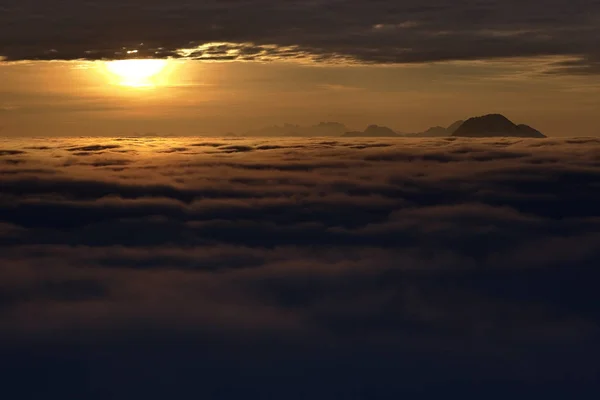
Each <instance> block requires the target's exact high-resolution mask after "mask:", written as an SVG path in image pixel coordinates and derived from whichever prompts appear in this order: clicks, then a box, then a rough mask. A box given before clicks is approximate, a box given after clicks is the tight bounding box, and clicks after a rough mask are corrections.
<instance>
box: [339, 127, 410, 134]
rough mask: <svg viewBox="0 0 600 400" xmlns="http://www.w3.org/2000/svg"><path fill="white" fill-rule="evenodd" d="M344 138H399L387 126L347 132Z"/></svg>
mask: <svg viewBox="0 0 600 400" xmlns="http://www.w3.org/2000/svg"><path fill="white" fill-rule="evenodd" d="M342 136H343V137H399V136H400V135H398V134H397V133H396V132H394V130H393V129H391V128H388V127H387V126H379V125H369V126H368V127H367V129H365V130H364V131H362V132H361V131H352V132H346V133H344V134H343V135H342Z"/></svg>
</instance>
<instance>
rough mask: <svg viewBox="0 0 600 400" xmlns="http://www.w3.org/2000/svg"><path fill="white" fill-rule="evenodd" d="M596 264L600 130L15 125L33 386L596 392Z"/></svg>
mask: <svg viewBox="0 0 600 400" xmlns="http://www.w3.org/2000/svg"><path fill="white" fill-rule="evenodd" d="M599 268H600V139H598V138H563V139H543V140H539V139H502V138H498V139H481V140H478V139H459V138H439V139H438V138H436V139H381V140H378V139H331V138H329V139H319V138H315V139H230V138H228V139H224V138H211V139H206V138H203V139H199V138H168V139H167V138H141V137H137V138H111V139H101V138H53V139H48V138H46V139H22V140H17V139H1V140H0V357H2V359H3V360H4V361H3V365H2V367H0V373H1V374H2V376H4V377H5V378H6V382H9V385H12V386H11V387H13V388H14V389H16V390H19V391H21V392H22V393H23V394H24V397H21V398H31V397H27V396H29V395H31V396H34V395H47V394H48V393H61V396H63V397H60V398H71V397H73V398H86V399H96V398H98V399H105V398H110V399H121V398H124V399H125V398H127V399H130V398H169V397H171V398H202V397H204V398H229V397H232V398H271V397H269V396H272V398H289V399H295V398H299V399H300V398H313V399H321V398H327V399H330V398H388V397H389V398H396V397H395V396H398V395H399V394H406V393H413V394H414V393H425V392H426V393H437V392H436V391H439V393H443V391H448V390H451V391H457V390H459V389H460V390H468V391H473V390H475V391H479V392H482V393H483V392H484V391H486V390H489V388H490V387H491V386H490V384H493V385H492V386H493V387H496V388H497V389H496V390H495V391H493V393H489V394H488V395H487V396H486V398H492V397H493V396H491V394H494V395H498V396H500V398H501V396H502V395H504V394H505V393H504V392H502V390H503V389H506V390H509V389H507V388H516V387H518V389H519V390H520V391H521V392H522V393H525V392H526V391H527V390H531V393H537V391H538V390H539V388H540V387H546V388H547V390H548V391H549V392H550V391H551V392H552V393H555V394H556V393H561V392H560V390H562V389H564V390H566V391H567V393H570V394H573V393H574V392H576V391H577V390H584V389H585V390H588V392H589V391H590V390H593V389H594V388H596V387H595V379H596V377H597V376H598V373H600V368H599V367H598V363H597V359H598V357H599V356H600V346H599V343H600V304H599V303H598V299H599V298H600V296H599V295H598V278H600V270H599ZM31 381H35V382H36V384H34V385H32V384H30V382H31ZM511 385H512V386H511ZM515 385H516V386H515ZM428 391H429V392H428ZM469 393H471V392H469ZM503 393H504V394H503ZM186 394H190V396H189V397H186ZM192 394H193V395H192ZM177 396H179V397H177ZM244 396H245V397H244ZM353 396H354V397H353ZM13 398H18V397H13ZM50 398H55V397H50ZM56 398H59V397H56Z"/></svg>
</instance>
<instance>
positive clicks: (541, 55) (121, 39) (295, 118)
mask: <svg viewBox="0 0 600 400" xmlns="http://www.w3.org/2000/svg"><path fill="white" fill-rule="evenodd" d="M0 11H1V12H0V58H1V59H2V60H3V61H1V62H0V82H1V85H0V130H1V131H0V134H2V135H4V136H13V137H19V136H37V135H51V136H65V135H68V136H73V135H74V136H86V135H107V136H118V135H123V134H134V133H138V134H144V133H157V134H165V135H195V134H201V135H220V134H223V133H226V132H237V133H243V132H245V131H247V130H249V129H256V128H259V127H262V126H266V125H273V124H283V123H294V124H306V125H310V124H316V123H318V122H321V121H336V122H342V123H344V124H346V125H347V126H348V127H349V128H350V129H363V128H364V127H365V126H367V125H369V124H380V125H385V126H389V127H391V128H393V129H395V130H397V131H400V132H407V133H410V132H418V131H423V130H426V129H427V128H429V127H431V126H436V125H442V126H448V125H450V124H451V123H453V122H454V121H456V120H460V119H466V118H469V117H471V116H476V115H483V114H488V113H502V114H504V115H506V116H507V117H509V118H510V119H511V120H513V121H515V122H516V123H526V124H529V125H531V126H533V127H535V128H536V129H538V130H540V131H542V132H543V133H545V134H547V135H549V136H596V135H599V134H600V131H599V130H598V126H599V123H598V117H597V115H596V113H597V109H598V108H599V107H600V96H599V94H600V53H598V46H597V42H598V39H599V37H600V36H599V35H600V28H599V27H600V22H599V21H600V2H598V1H595V0H577V1H568V2H567V1H562V0H551V1H544V2H541V1H534V0H524V1H523V0H521V1H514V0H505V1H499V0H478V1H473V0H459V1H454V2H452V3H449V2H445V1H441V0H425V1H416V0H408V1H403V2H397V1H386V0H380V1H368V2H367V1H358V0H329V1H328V0H323V1H318V0H315V1H274V0H273V1H271V0H258V1H239V0H236V1H233V0H232V1H202V2H189V1H183V0H174V1H170V2H164V1H159V0H144V1H142V0H130V1H117V0H105V1H101V2H100V1H97V2H96V1H86V2H82V1H74V0H61V1H58V0H57V1H51V2H48V1H39V0H27V1H21V0H19V1H16V0H5V1H3V2H2V5H0ZM140 57H142V58H152V59H164V60H168V61H166V64H165V66H163V67H162V69H161V70H160V72H158V73H157V74H156V75H153V76H152V77H151V79H149V80H148V81H147V82H145V83H146V84H145V85H133V86H132V85H128V84H127V83H128V82H127V81H124V80H123V79H122V75H119V73H115V72H114V71H112V72H110V66H111V65H112V64H111V61H112V60H120V59H130V58H140ZM138 69H139V68H138ZM121 73H122V71H121ZM129 83H131V82H129ZM138 83H139V82H138ZM42 127H43V128H42Z"/></svg>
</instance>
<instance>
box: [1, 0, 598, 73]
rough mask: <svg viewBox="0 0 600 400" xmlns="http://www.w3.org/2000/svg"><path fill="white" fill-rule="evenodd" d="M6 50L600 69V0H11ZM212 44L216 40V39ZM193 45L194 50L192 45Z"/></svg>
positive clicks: (13, 55) (15, 53)
mask: <svg viewBox="0 0 600 400" xmlns="http://www.w3.org/2000/svg"><path fill="white" fill-rule="evenodd" d="M1 10H2V12H0V38H1V39H0V56H4V57H6V58H7V59H9V60H23V59H80V58H85V59H104V58H108V59H113V58H122V57H124V56H127V51H132V50H137V51H138V53H137V55H138V56H140V55H142V56H152V57H167V56H176V57H180V56H188V57H190V58H198V59H204V60H207V59H208V60H210V59H218V60H233V59H238V60H273V59H290V60H305V61H311V62H314V61H317V62H319V61H321V62H324V61H327V62H339V61H343V62H361V63H384V64H385V63H414V62H431V61H445V60H478V59H489V58H498V57H532V56H563V57H568V58H566V59H564V60H563V61H562V62H561V64H560V65H557V66H556V67H557V68H556V69H555V71H557V72H565V71H566V72H570V73H597V72H598V65H599V62H600V53H598V50H597V48H598V47H597V45H596V43H597V38H598V34H599V29H600V28H599V26H600V23H599V21H600V3H599V2H598V1H596V0H575V1H573V0H571V1H565V0H550V1H545V2H543V3H542V2H540V1H539V0H519V1H517V0H504V1H500V0H485V1H480V0H477V1H475V0H459V1H453V2H451V3H449V2H447V1H441V0H419V1H417V0H409V1H402V2H397V1H390V0H377V1H362V0H317V1H302V2H300V1H295V0H294V1H292V0H277V1H274V0H255V1H239V0H227V1H202V2H195V3H192V2H188V1H183V0H175V1H170V2H164V1H162V0H150V1H149V0H143V1H142V0H130V1H127V2H123V1H117V0H106V1H102V2H100V1H97V2H80V1H75V0H61V1H53V2H46V1H41V0H28V1H21V0H19V1H17V0H7V1H4V2H3V5H2V6H1ZM211 43H212V44H211ZM183 49H187V50H183Z"/></svg>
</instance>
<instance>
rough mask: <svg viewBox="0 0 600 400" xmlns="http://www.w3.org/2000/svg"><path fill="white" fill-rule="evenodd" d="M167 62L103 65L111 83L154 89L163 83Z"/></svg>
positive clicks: (142, 61)
mask: <svg viewBox="0 0 600 400" xmlns="http://www.w3.org/2000/svg"><path fill="white" fill-rule="evenodd" d="M168 65H169V61H168V60H155V59H139V60H116V61H108V62H106V63H105V65H104V66H105V70H106V72H107V73H108V76H109V79H110V80H111V82H112V83H114V84H117V85H120V86H128V87H132V88H144V87H155V86H158V85H160V84H162V83H164V78H165V76H163V75H165V73H166V70H167V67H168Z"/></svg>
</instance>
